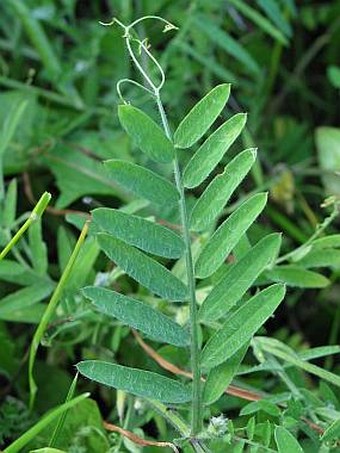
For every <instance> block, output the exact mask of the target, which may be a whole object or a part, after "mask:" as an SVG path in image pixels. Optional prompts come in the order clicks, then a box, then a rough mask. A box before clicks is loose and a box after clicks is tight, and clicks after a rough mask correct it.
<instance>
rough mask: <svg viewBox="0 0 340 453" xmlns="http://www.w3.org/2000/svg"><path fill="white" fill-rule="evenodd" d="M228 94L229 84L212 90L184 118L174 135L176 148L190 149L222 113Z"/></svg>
mask: <svg viewBox="0 0 340 453" xmlns="http://www.w3.org/2000/svg"><path fill="white" fill-rule="evenodd" d="M229 94H230V84H226V83H223V84H222V85H217V86H216V87H215V88H213V89H212V90H211V91H210V92H209V93H208V94H207V95H205V96H204V98H203V99H201V100H200V101H199V102H198V103H197V104H196V105H195V106H194V107H193V108H192V109H191V110H190V112H189V113H188V114H187V115H186V116H185V118H184V119H183V120H182V121H181V123H180V125H179V126H178V128H177V130H176V132H175V134H174V142H175V146H176V147H177V148H190V146H192V145H193V144H194V143H196V142H197V140H199V139H200V138H201V137H202V136H203V135H204V134H205V133H206V132H207V130H208V129H209V127H210V126H211V125H212V124H213V122H214V121H215V120H216V118H217V117H218V115H219V114H220V113H221V112H222V110H223V108H224V106H225V105H226V103H227V101H228V98H229Z"/></svg>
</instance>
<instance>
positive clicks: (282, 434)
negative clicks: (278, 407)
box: [274, 426, 303, 453]
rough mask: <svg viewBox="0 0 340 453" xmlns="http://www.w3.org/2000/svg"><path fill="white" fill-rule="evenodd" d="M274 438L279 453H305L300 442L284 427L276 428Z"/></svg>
mask: <svg viewBox="0 0 340 453" xmlns="http://www.w3.org/2000/svg"><path fill="white" fill-rule="evenodd" d="M274 437H275V442H276V445H277V448H278V450H279V453H288V452H289V453H303V450H302V448H301V445H300V444H299V442H298V441H297V440H296V439H295V437H294V436H293V434H291V433H290V432H289V431H288V430H287V429H286V428H284V427H283V426H277V427H276V428H275V432H274Z"/></svg>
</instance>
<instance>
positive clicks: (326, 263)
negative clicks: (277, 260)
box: [298, 248, 340, 268]
mask: <svg viewBox="0 0 340 453" xmlns="http://www.w3.org/2000/svg"><path fill="white" fill-rule="evenodd" d="M298 264H299V265H300V266H303V267H335V268H339V267H340V250H337V249H326V248H325V249H317V250H313V249H312V250H311V251H310V252H309V253H307V255H305V256H304V257H303V258H302V259H301V260H299V261H298Z"/></svg>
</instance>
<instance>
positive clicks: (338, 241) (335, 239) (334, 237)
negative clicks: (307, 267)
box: [313, 234, 340, 250]
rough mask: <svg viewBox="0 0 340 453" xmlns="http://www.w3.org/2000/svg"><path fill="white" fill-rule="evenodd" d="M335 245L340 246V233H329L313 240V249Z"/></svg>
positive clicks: (333, 246)
mask: <svg viewBox="0 0 340 453" xmlns="http://www.w3.org/2000/svg"><path fill="white" fill-rule="evenodd" d="M337 247H340V234H330V235H329V236H325V237H323V238H318V239H315V241H313V250H314V249H324V248H337Z"/></svg>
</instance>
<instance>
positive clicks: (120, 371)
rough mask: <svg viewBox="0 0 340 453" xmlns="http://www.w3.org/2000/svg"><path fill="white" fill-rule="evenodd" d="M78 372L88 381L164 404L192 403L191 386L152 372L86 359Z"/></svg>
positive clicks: (78, 367)
mask: <svg viewBox="0 0 340 453" xmlns="http://www.w3.org/2000/svg"><path fill="white" fill-rule="evenodd" d="M77 370H78V371H79V372H80V373H81V374H82V375H84V376H86V377H87V378H89V379H91V380H93V381H96V382H98V383H99V384H104V385H107V386H108V387H113V388H115V389H118V390H124V391H125V392H128V393H131V394H132V395H136V396H139V397H142V398H150V399H153V400H157V401H162V402H164V403H173V404H176V403H177V404H178V403H186V402H188V401H190V400H191V390H190V387H189V386H186V385H184V384H182V383H181V382H178V381H175V380H173V379H169V378H167V377H165V376H162V375H160V374H157V373H153V372H151V371H144V370H139V369H136V368H130V367H126V366H122V365H117V364H114V363H109V362H103V361H101V360H86V361H84V362H79V363H78V364H77Z"/></svg>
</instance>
